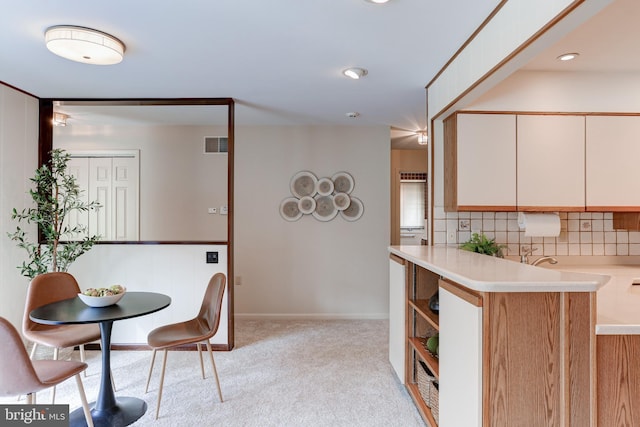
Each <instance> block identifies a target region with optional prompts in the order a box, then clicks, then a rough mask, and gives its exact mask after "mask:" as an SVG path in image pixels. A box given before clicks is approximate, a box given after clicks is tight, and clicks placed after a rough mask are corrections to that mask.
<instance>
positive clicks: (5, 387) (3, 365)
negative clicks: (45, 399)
mask: <svg viewBox="0 0 640 427" xmlns="http://www.w3.org/2000/svg"><path fill="white" fill-rule="evenodd" d="M0 343H2V345H0V396H3V397H7V396H18V395H22V394H29V393H31V392H33V391H34V390H35V389H37V388H39V385H40V380H39V379H38V376H37V375H36V371H35V369H34V368H33V364H32V363H31V360H30V359H29V354H27V349H26V348H25V347H24V343H23V342H22V338H21V337H20V334H19V333H18V331H17V330H16V328H15V327H14V326H13V325H12V324H11V323H10V322H9V321H8V320H7V319H5V318H3V317H0Z"/></svg>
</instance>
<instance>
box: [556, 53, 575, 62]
mask: <svg viewBox="0 0 640 427" xmlns="http://www.w3.org/2000/svg"><path fill="white" fill-rule="evenodd" d="M578 56H580V54H579V53H563V54H562V55H560V56H558V57H557V58H556V59H558V60H560V61H571V60H572V59H576V58H577V57H578Z"/></svg>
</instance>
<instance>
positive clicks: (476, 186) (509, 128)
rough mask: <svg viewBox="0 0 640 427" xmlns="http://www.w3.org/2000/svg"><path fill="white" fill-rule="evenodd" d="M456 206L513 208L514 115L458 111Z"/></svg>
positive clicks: (514, 171)
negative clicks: (459, 112)
mask: <svg viewBox="0 0 640 427" xmlns="http://www.w3.org/2000/svg"><path fill="white" fill-rule="evenodd" d="M456 144H457V146H456V157H457V166H456V169H457V207H458V210H515V209H514V208H515V206H516V116H515V115H513V114H458V115H457V143H456Z"/></svg>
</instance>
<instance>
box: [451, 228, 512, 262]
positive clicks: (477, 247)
mask: <svg viewBox="0 0 640 427" xmlns="http://www.w3.org/2000/svg"><path fill="white" fill-rule="evenodd" d="M503 248H505V245H499V244H497V243H496V241H495V239H489V238H488V237H487V236H485V235H484V233H481V234H478V233H473V234H472V235H471V239H469V241H467V242H465V243H463V244H462V245H460V249H464V250H465V251H470V252H477V253H479V254H485V255H493V256H497V257H499V258H502V257H503V256H504V255H503V253H502V249H503Z"/></svg>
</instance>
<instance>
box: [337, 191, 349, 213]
mask: <svg viewBox="0 0 640 427" xmlns="http://www.w3.org/2000/svg"><path fill="white" fill-rule="evenodd" d="M350 204H351V197H349V195H348V194H347V193H336V194H334V195H333V206H335V207H336V209H337V210H339V211H343V210H345V209H347V208H348V207H349V205H350Z"/></svg>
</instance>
